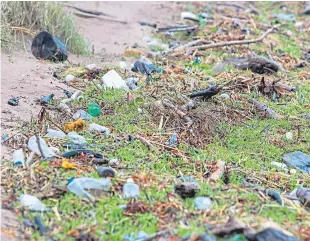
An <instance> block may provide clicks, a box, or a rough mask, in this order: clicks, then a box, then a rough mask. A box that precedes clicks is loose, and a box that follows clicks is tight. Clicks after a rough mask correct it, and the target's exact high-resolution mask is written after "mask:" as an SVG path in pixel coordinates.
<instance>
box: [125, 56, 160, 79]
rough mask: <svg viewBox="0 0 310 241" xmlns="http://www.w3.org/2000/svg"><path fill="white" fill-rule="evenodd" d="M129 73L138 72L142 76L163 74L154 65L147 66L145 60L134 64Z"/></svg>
mask: <svg viewBox="0 0 310 241" xmlns="http://www.w3.org/2000/svg"><path fill="white" fill-rule="evenodd" d="M131 71H133V72H138V71H140V72H141V73H142V74H147V75H150V74H152V73H155V72H157V73H163V72H164V70H163V69H161V68H158V67H157V66H156V65H154V64H149V63H147V61H145V60H142V59H140V60H137V61H136V62H135V64H134V67H132V69H131Z"/></svg>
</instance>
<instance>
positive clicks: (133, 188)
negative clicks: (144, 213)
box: [123, 178, 140, 198]
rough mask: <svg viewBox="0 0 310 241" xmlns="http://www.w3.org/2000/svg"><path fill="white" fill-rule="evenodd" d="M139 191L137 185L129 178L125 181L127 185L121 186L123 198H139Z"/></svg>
mask: <svg viewBox="0 0 310 241" xmlns="http://www.w3.org/2000/svg"><path fill="white" fill-rule="evenodd" d="M139 194H140V189H139V186H138V185H137V184H135V183H134V181H133V180H132V179H131V178H129V179H128V180H127V183H125V184H124V186H123V195H124V197H125V198H137V197H139Z"/></svg>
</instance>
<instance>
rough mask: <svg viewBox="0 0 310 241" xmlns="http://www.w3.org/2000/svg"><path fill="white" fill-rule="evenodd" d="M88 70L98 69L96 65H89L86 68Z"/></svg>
mask: <svg viewBox="0 0 310 241" xmlns="http://www.w3.org/2000/svg"><path fill="white" fill-rule="evenodd" d="M85 68H86V69H88V70H93V69H96V64H88V65H86V66H85Z"/></svg>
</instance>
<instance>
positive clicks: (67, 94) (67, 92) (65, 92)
mask: <svg viewBox="0 0 310 241" xmlns="http://www.w3.org/2000/svg"><path fill="white" fill-rule="evenodd" d="M63 92H64V94H65V95H66V96H67V97H68V98H70V97H71V96H72V95H73V93H72V92H71V91H69V90H63Z"/></svg>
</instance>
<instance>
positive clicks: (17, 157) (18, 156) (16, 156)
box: [13, 149, 25, 166]
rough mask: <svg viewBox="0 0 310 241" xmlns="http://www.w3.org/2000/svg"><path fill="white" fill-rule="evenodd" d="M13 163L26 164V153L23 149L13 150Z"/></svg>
mask: <svg viewBox="0 0 310 241" xmlns="http://www.w3.org/2000/svg"><path fill="white" fill-rule="evenodd" d="M13 163H14V165H22V166H25V155H24V151H23V149H19V150H15V151H14V152H13Z"/></svg>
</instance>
